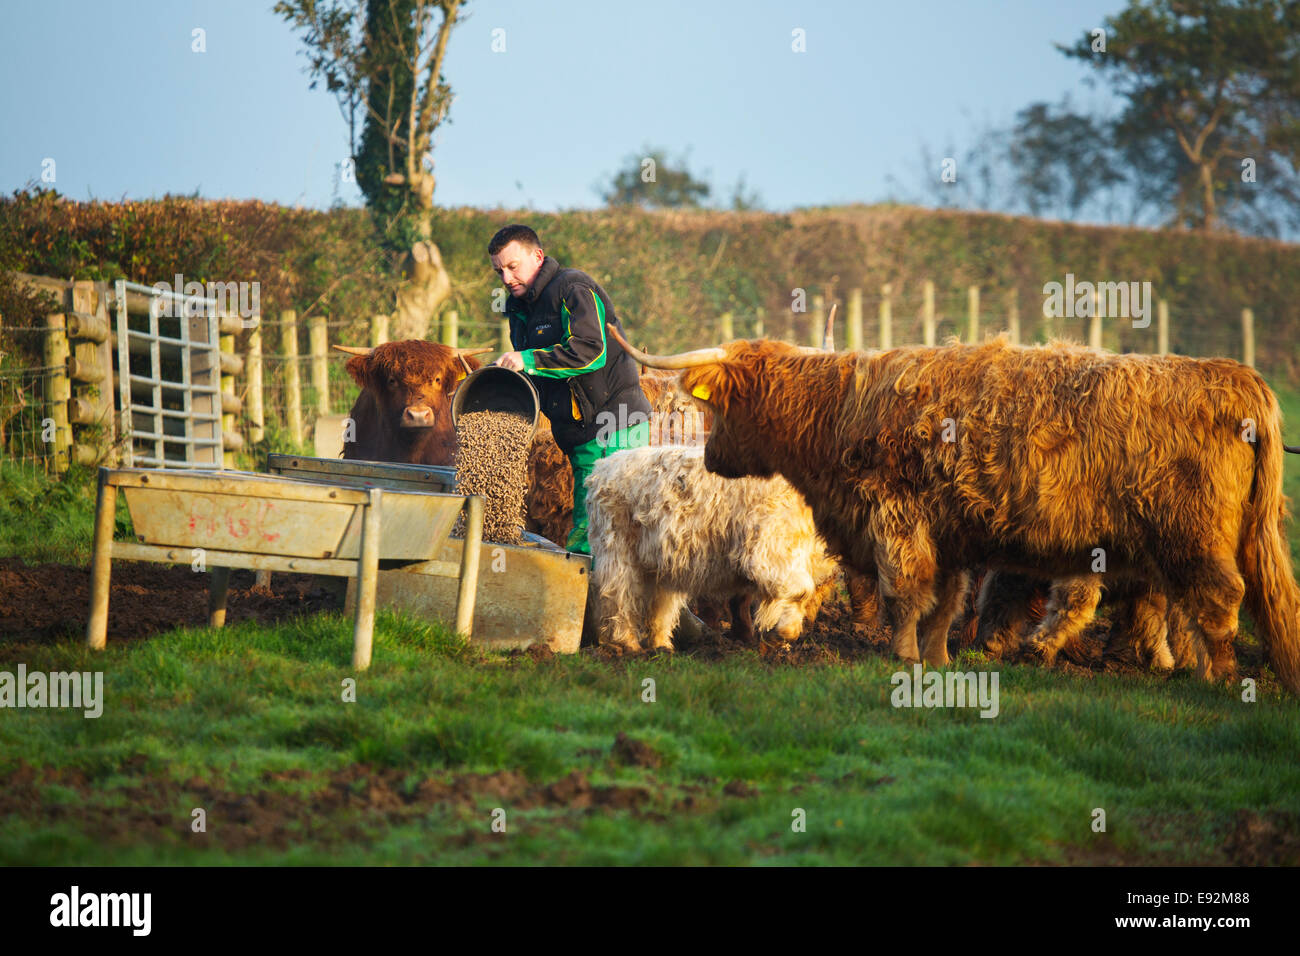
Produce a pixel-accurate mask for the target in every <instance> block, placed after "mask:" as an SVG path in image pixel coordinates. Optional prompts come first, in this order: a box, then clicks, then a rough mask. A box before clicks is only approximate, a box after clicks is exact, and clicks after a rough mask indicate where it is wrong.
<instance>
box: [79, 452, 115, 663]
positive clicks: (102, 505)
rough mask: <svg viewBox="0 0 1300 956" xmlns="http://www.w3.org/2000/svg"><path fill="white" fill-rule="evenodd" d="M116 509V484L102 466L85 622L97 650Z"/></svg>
mask: <svg viewBox="0 0 1300 956" xmlns="http://www.w3.org/2000/svg"><path fill="white" fill-rule="evenodd" d="M116 510H117V486H116V485H110V484H109V483H108V469H107V468H101V469H99V492H98V495H97V500H96V502H95V545H94V548H95V550H94V556H93V557H92V559H91V564H90V619H89V621H87V623H86V645H87V646H88V647H91V648H94V649H95V650H97V651H101V650H103V649H104V647H105V645H106V644H107V643H108V584H109V577H110V575H111V574H112V570H113V518H114V515H115V513H116Z"/></svg>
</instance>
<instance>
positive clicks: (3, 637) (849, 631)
mask: <svg viewBox="0 0 1300 956" xmlns="http://www.w3.org/2000/svg"><path fill="white" fill-rule="evenodd" d="M208 581H209V576H208V575H207V574H201V573H195V572H194V571H192V570H190V569H189V568H187V567H183V566H181V567H171V566H167V565H162V564H151V563H141V562H131V561H115V562H114V563H113V574H112V579H111V593H110V596H109V604H108V638H109V640H110V641H120V640H140V639H142V638H147V637H150V636H152V635H154V634H157V633H159V632H162V631H166V630H170V629H172V628H175V627H181V626H190V627H199V626H202V625H204V624H205V623H206V622H207V601H208V590H207V589H208ZM346 587H347V583H346V580H345V579H344V578H332V577H322V576H314V575H304V574H282V573H277V574H273V575H272V576H271V587H270V588H269V589H266V588H259V587H257V586H256V584H255V575H254V573H253V572H252V571H243V570H235V571H232V572H231V575H230V592H229V596H228V598H227V603H226V607H227V612H226V620H227V621H228V622H230V623H237V622H239V621H246V620H256V621H260V622H263V623H274V622H276V621H282V620H286V619H288V618H292V617H296V616H299V615H302V614H315V613H318V612H321V611H331V610H333V611H338V610H342V608H343V597H344V593H345V591H346ZM972 601H973V598H970V599H968V600H967V602H966V607H965V609H964V610H963V612H962V614H960V615H958V617H957V618H956V620H955V621H954V622H953V626H952V630H951V631H950V632H949V637H948V646H949V649H950V650H951V651H952V652H953V653H957V652H958V651H960V650H962V649H963V648H967V647H971V646H973V645H974V643H975V640H974V635H975V622H974V619H973V618H974V608H973V604H972ZM89 607H90V570H89V568H84V567H72V566H68V565H61V564H40V565H27V564H24V563H23V562H22V561H20V560H18V559H16V558H0V653H3V647H4V645H6V644H15V643H30V642H37V643H48V642H53V641H58V640H67V639H69V638H71V639H81V638H82V637H84V636H85V628H86V617H87V614H88V610H89ZM1039 612H1040V613H1041V608H1040V609H1039ZM1107 627H1108V625H1107V623H1106V621H1105V620H1104V619H1099V620H1098V621H1096V622H1094V624H1093V625H1092V626H1091V627H1090V628H1089V629H1088V631H1087V632H1085V634H1084V635H1083V638H1082V639H1081V640H1080V641H1078V642H1077V643H1076V644H1074V645H1072V646H1069V647H1067V648H1066V649H1065V650H1063V651H1062V654H1061V657H1060V658H1059V659H1058V662H1057V665H1056V666H1057V668H1059V669H1061V670H1063V671H1066V672H1069V673H1076V674H1096V673H1101V672H1119V673H1140V672H1142V668H1141V667H1139V665H1138V664H1137V663H1136V661H1134V660H1132V659H1131V658H1125V657H1123V656H1121V657H1119V658H1110V659H1108V658H1105V657H1103V651H1104V649H1105V645H1106V637H1107ZM752 649H755V645H748V644H745V643H743V642H740V641H735V640H732V639H731V637H730V636H729V635H728V632H727V629H726V628H725V627H724V628H723V630H722V631H721V632H717V631H709V632H707V633H706V634H705V635H704V636H702V637H700V638H697V639H689V638H681V637H679V638H678V641H677V653H679V654H682V655H685V656H689V657H694V658H698V659H700V660H708V661H714V660H721V659H723V658H725V657H728V656H730V655H732V654H736V653H740V652H743V651H745V650H752ZM757 649H758V650H759V652H760V654H762V656H763V657H764V658H765V659H767V660H768V661H769V662H771V663H773V664H784V665H795V666H798V665H813V664H832V663H838V662H843V661H851V660H856V659H860V658H864V657H869V656H875V657H887V656H889V631H888V630H887V629H885V628H883V627H880V626H878V625H875V624H871V625H864V624H854V623H853V620H852V616H851V610H850V608H849V605H848V602H847V600H846V599H845V598H844V597H842V596H841V597H837V598H832V599H831V600H828V601H827V602H826V604H825V606H824V607H823V608H822V611H821V613H820V614H819V615H818V617H817V619H816V620H815V621H814V622H813V624H812V626H811V627H810V628H809V629H808V630H807V631H806V632H805V634H804V636H803V637H802V638H801V639H800V640H798V641H796V642H794V643H793V644H790V645H788V646H785V645H761V646H758V647H757ZM526 653H530V656H549V655H550V652H549V651H546V650H545V649H544V648H542V647H540V646H535V647H534V648H530V649H529V652H526ZM582 653H583V654H586V655H589V656H591V657H593V658H595V659H598V660H611V661H613V660H617V659H618V657H619V656H621V655H619V654H618V653H616V652H614V651H612V650H611V649H608V648H603V647H584V648H583V650H582ZM1237 663H1238V671H1239V673H1240V675H1241V676H1248V677H1257V676H1259V672H1260V669H1261V667H1262V665H1263V656H1262V651H1261V648H1260V646H1259V645H1258V644H1249V645H1247V644H1244V643H1243V642H1241V641H1238V643H1237Z"/></svg>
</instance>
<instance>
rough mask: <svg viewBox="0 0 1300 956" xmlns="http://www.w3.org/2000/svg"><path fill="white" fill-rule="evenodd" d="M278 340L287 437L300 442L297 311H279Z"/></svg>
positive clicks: (296, 442) (300, 394) (300, 389)
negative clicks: (282, 373) (282, 357)
mask: <svg viewBox="0 0 1300 956" xmlns="http://www.w3.org/2000/svg"><path fill="white" fill-rule="evenodd" d="M280 322H281V323H282V324H281V329H280V341H281V350H282V351H283V352H284V390H285V402H286V405H287V408H286V414H287V416H288V419H289V420H288V422H287V424H288V426H289V438H290V440H291V441H292V442H293V443H294V445H301V444H302V385H301V383H300V382H299V379H298V313H297V312H295V311H294V310H293V309H285V310H284V311H283V312H281V313H280Z"/></svg>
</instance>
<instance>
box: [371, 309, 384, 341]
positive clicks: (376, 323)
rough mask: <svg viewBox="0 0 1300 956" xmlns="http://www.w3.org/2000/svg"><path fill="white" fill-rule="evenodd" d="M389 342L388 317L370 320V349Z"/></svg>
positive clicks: (376, 317)
mask: <svg viewBox="0 0 1300 956" xmlns="http://www.w3.org/2000/svg"><path fill="white" fill-rule="evenodd" d="M387 341H388V316H386V315H376V316H375V317H374V318H372V319H371V320H370V347H371V348H374V347H375V346H376V345H383V344H384V343H385V342H387Z"/></svg>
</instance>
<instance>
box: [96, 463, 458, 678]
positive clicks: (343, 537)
mask: <svg viewBox="0 0 1300 956" xmlns="http://www.w3.org/2000/svg"><path fill="white" fill-rule="evenodd" d="M119 488H121V489H122V493H123V495H124V496H125V498H126V504H127V508H128V509H129V510H130V512H131V523H132V526H133V527H134V529H135V533H136V537H137V539H138V540H137V541H114V540H113V519H114V513H115V511H116V506H117V490H118V489H119ZM462 510H463V511H464V512H465V524H466V533H467V535H468V536H469V539H470V540H471V541H472V542H474V543H475V544H476V545H477V544H479V543H480V542H481V541H482V533H483V500H482V499H481V498H479V497H478V496H476V495H470V496H463V495H449V494H434V493H430V492H428V491H409V490H386V489H383V488H379V487H356V486H352V485H349V484H347V483H345V482H331V483H321V482H317V481H302V480H297V479H293V478H285V477H281V476H278V475H260V474H253V473H250V472H239V471H211V472H204V471H191V472H181V473H178V472H168V471H160V470H155V469H142V468H116V469H110V468H101V469H99V496H98V502H97V506H96V512H95V553H94V559H93V564H92V566H91V596H90V620H89V623H88V624H87V626H86V643H87V644H88V645H89V646H90V647H92V648H96V649H102V648H103V647H104V646H105V644H106V643H107V639H108V595H109V577H110V574H111V570H112V561H113V559H114V558H125V559H127V560H134V561H153V562H158V563H163V564H177V563H189V562H190V561H192V560H193V558H195V557H196V556H197V555H196V554H195V551H196V550H197V549H202V552H201V553H202V558H203V561H204V562H205V563H206V564H207V565H208V566H210V567H211V568H212V581H211V586H210V591H209V596H208V620H209V623H210V624H211V625H212V626H213V627H221V626H222V625H223V624H224V623H225V619H226V591H227V588H228V585H229V581H230V569H231V568H253V569H256V570H259V571H290V572H294V573H298V574H327V575H334V576H338V577H347V578H354V579H355V580H356V582H357V584H358V593H359V594H360V599H359V600H358V601H357V602H356V618H355V625H354V628H353V652H352V665H353V666H354V667H355V668H357V669H358V670H364V669H365V668H367V667H369V666H370V650H371V644H372V640H373V636H374V613H375V588H376V583H377V579H378V575H379V562H380V560H381V559H383V560H385V561H401V562H408V563H411V562H418V563H419V565H420V567H421V568H422V569H424V570H423V571H422V573H423V574H429V575H435V576H443V577H450V578H456V579H457V585H456V587H455V590H456V598H455V608H456V630H457V631H459V632H460V633H462V634H465V635H466V636H469V634H470V629H471V626H472V622H473V618H474V599H475V593H476V584H477V580H478V562H479V548H478V547H472V548H469V549H467V550H464V552H463V558H462V559H461V560H459V561H457V562H449V561H442V560H438V559H439V557H440V556H441V555H442V554H443V553H444V544H445V543H446V541H447V538H448V536H449V535H450V534H451V530H452V527H453V526H454V525H455V523H456V518H457V516H458V515H459V514H460V513H461V511H462Z"/></svg>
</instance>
